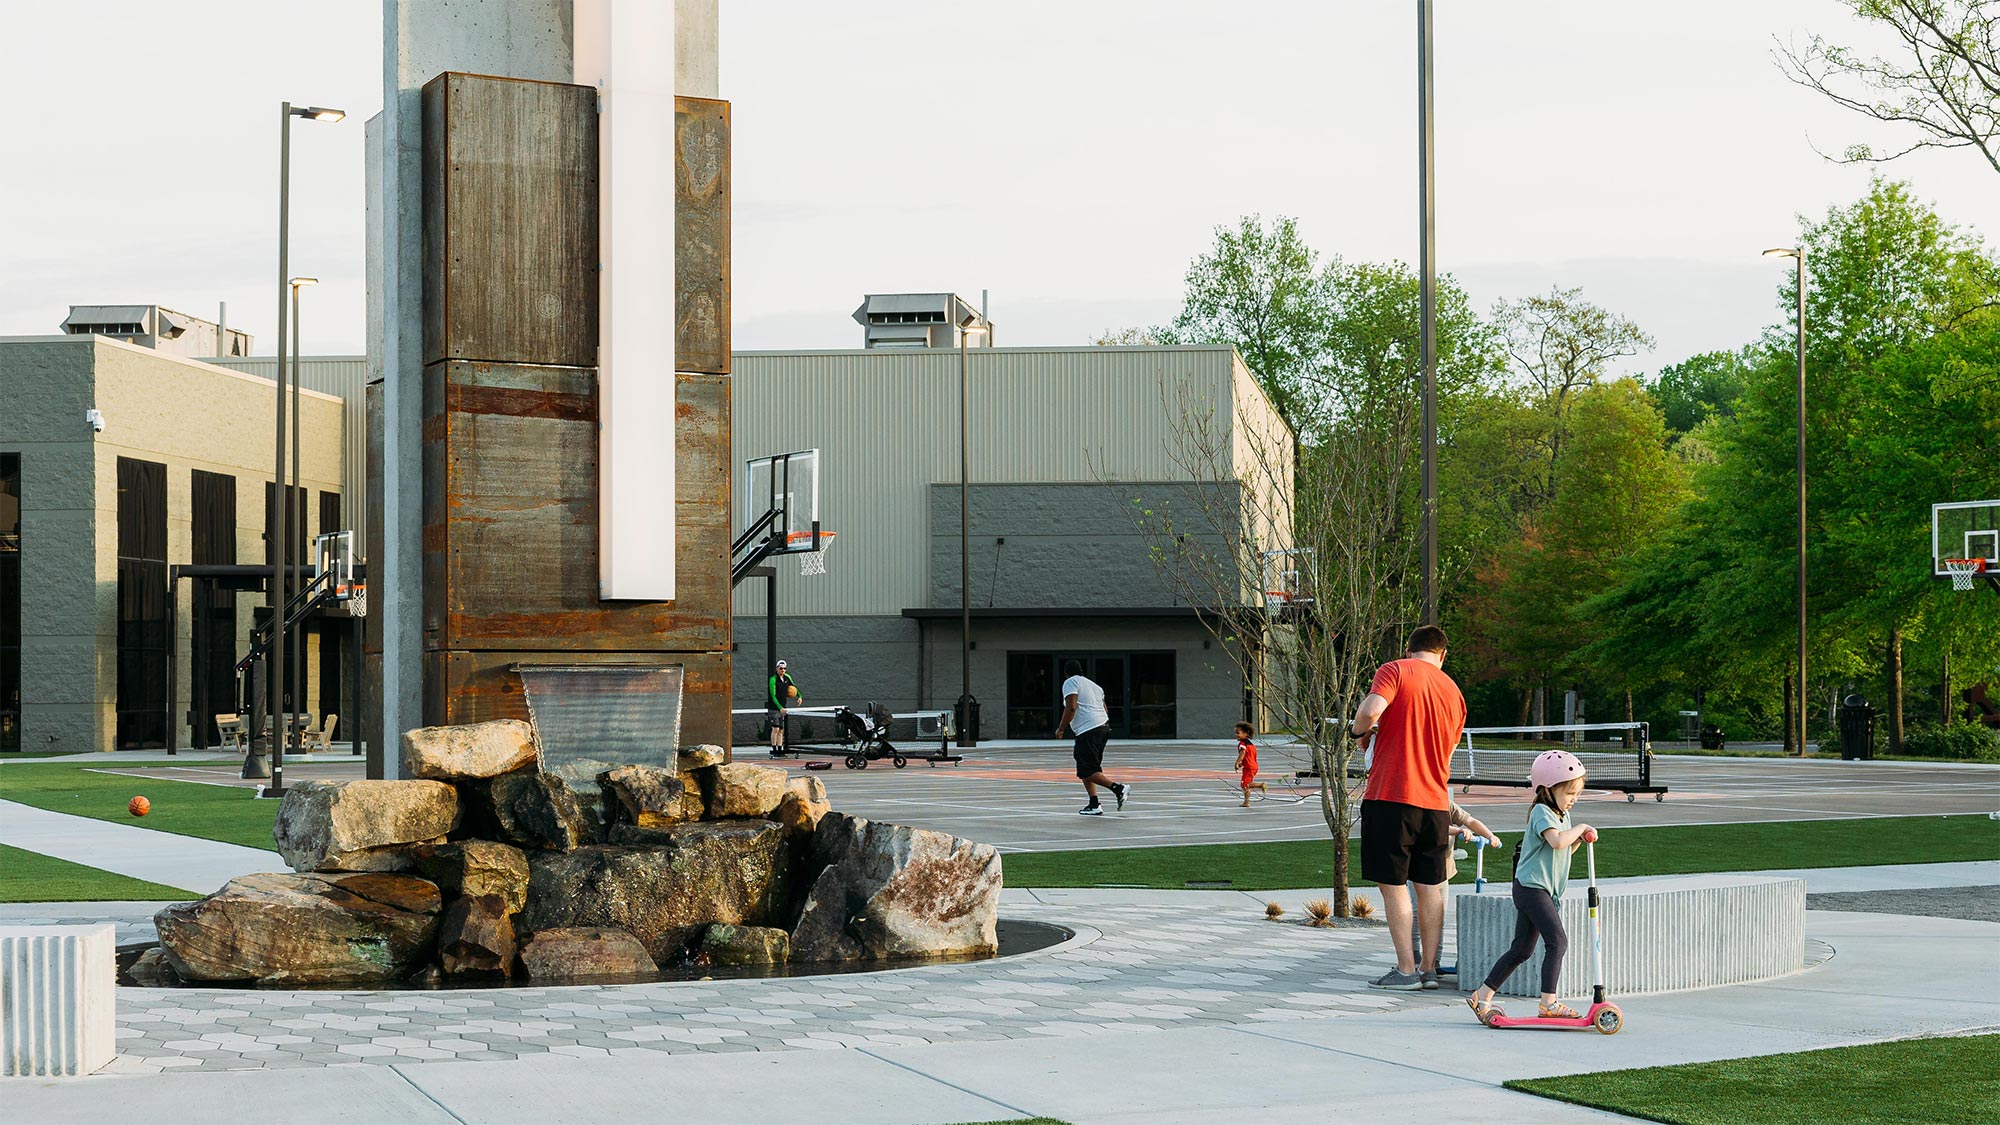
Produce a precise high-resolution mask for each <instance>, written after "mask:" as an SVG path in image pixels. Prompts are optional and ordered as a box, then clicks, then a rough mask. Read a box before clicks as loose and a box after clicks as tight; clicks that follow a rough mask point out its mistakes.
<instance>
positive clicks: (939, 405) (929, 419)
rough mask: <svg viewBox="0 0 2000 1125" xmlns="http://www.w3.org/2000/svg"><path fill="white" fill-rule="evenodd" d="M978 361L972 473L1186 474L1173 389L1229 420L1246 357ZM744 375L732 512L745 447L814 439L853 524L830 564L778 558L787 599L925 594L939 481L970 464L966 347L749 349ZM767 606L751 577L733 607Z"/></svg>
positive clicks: (836, 527) (977, 351)
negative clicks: (802, 564) (806, 573)
mask: <svg viewBox="0 0 2000 1125" xmlns="http://www.w3.org/2000/svg"><path fill="white" fill-rule="evenodd" d="M968 359H969V364H970V374H971V380H970V381H971V385H972V409H971V426H970V431H971V443H972V480H973V481H974V483H1048V482H1061V481H1100V480H1178V479H1185V478H1186V477H1187V475H1188V474H1187V473H1186V471H1185V470H1183V469H1182V467H1181V466H1180V465H1179V464H1178V463H1176V461H1175V458H1174V456H1173V446H1174V442H1175V435H1176V422H1175V419H1174V417H1173V413H1174V411H1175V410H1178V409H1179V406H1180V402H1181V396H1180V394H1179V392H1178V391H1174V390H1171V389H1170V388H1173V387H1174V386H1176V385H1183V386H1192V387H1194V388H1197V393H1198V395H1199V396H1200V397H1201V398H1202V399H1203V401H1205V402H1207V403H1208V404H1209V407H1210V408H1211V409H1213V410H1215V411H1217V412H1218V414H1219V415H1220V416H1221V418H1222V421H1223V423H1224V424H1228V421H1229V418H1230V412H1231V410H1232V397H1233V396H1232V388H1233V387H1234V384H1235V378H1236V375H1237V373H1238V372H1240V371H1241V368H1242V365H1241V362H1240V361H1238V360H1237V359H1236V357H1235V353H1234V352H1233V351H1232V350H1231V349H1229V348H1227V347H1187V348H1158V347H1132V348H1113V347H1105V348H1093V347H1085V348H974V349H971V351H970V353H969V356H968ZM734 382H735V387H734V392H735V393H734V399H733V403H734V429H733V433H734V441H733V448H734V454H733V456H734V472H735V487H736V489H737V495H738V499H737V502H736V512H735V516H734V520H733V523H734V526H735V527H736V528H738V529H741V528H743V527H744V526H746V525H747V524H748V523H749V518H750V517H746V515H745V514H744V511H743V501H742V499H741V497H742V495H743V462H744V461H745V460H746V459H747V458H750V457H756V456H768V455H770V454H774V453H783V452H787V451H790V450H796V449H811V448H817V449H819V450H820V452H821V456H822V458H823V460H824V468H823V470H822V481H821V484H820V515H821V522H822V526H823V527H824V529H826V530H830V531H835V532H838V533H839V536H840V537H839V539H838V540H837V545H836V546H835V547H834V548H833V549H832V551H831V552H830V553H829V554H828V556H827V560H828V561H827V573H826V574H825V575H824V576H822V577H814V578H802V577H800V576H799V574H798V565H799V563H798V559H797V558H795V557H790V558H788V557H780V558H778V559H777V560H775V561H776V563H777V565H779V566H780V567H782V568H784V572H783V574H782V575H781V577H780V579H779V582H778V612H779V613H780V614H783V615H786V616H795V615H849V614H852V615H869V614H898V613H901V612H902V611H903V610H904V609H906V608H910V607H915V606H922V605H924V604H926V599H927V598H928V588H929V587H928V573H927V562H926V558H927V542H928V536H929V534H930V528H929V526H928V520H929V516H928V510H927V507H928V501H927V498H926V490H927V486H929V485H931V484H933V483H952V484H955V483H957V481H958V478H959V440H958V436H959V430H958V415H959V356H958V353H957V352H956V351H947V350H936V351H931V350H923V351H917V350H911V351H891V350H875V351H823V352H738V353H736V357H735V373H734ZM1170 402H1172V403H1173V409H1172V410H1170V409H1169V403H1170ZM763 611H764V591H763V584H762V583H761V582H758V581H755V580H752V581H748V582H745V583H744V584H743V585H742V586H741V587H739V588H738V591H737V597H736V612H737V613H738V614H743V615H761V614H762V613H763Z"/></svg>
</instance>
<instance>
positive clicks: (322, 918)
mask: <svg viewBox="0 0 2000 1125" xmlns="http://www.w3.org/2000/svg"><path fill="white" fill-rule="evenodd" d="M306 784H309V785H310V784H313V783H312V782H307V783H306ZM440 905H441V903H440V900H439V897H438V889H437V887H436V885H434V884H432V883H431V882H429V881H428V880H424V879H418V878H416V877H414V876H410V875H381V874H348V875H341V874H334V875H245V876H242V877H240V878H236V879H231V880H230V881H229V882H228V884H227V885H225V886H224V887H223V888H222V889H221V890H219V891H217V892H215V893H214V894H212V895H209V896H208V897H207V898H204V899H198V900H196V901H194V902H180V903H175V904H174V905H172V906H169V907H167V908H166V909H165V910H162V911H160V912H159V913H158V914H156V915H154V916H153V924H154V926H155V927H156V928H158V930H159V933H160V947H161V949H162V950H164V951H165V953H166V959H167V963H168V964H169V965H171V966H172V967H173V970H174V972H176V973H178V974H180V976H181V977H182V978H183V979H186V980H230V981H235V980H254V981H257V982H258V983H260V984H268V985H290V984H342V983H362V982H369V981H390V980H400V979H402V978H403V977H406V976H408V975H409V974H410V973H411V972H413V971H415V970H417V969H420V968H422V967H423V966H424V965H426V964H428V963H429V962H430V959H431V954H432V952H433V950H435V948H436V945H437V929H438V911H439V907H440Z"/></svg>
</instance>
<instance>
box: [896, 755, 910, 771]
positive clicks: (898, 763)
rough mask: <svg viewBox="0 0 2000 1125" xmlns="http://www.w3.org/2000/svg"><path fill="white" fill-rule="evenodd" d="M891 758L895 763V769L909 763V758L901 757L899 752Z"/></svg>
mask: <svg viewBox="0 0 2000 1125" xmlns="http://www.w3.org/2000/svg"><path fill="white" fill-rule="evenodd" d="M892 760H893V761H894V762H895V763H896V768H897V769H902V768H903V767H904V766H907V765H909V764H910V760H909V759H908V758H905V757H903V756H902V755H901V754H898V755H896V756H895V758H894V759H892Z"/></svg>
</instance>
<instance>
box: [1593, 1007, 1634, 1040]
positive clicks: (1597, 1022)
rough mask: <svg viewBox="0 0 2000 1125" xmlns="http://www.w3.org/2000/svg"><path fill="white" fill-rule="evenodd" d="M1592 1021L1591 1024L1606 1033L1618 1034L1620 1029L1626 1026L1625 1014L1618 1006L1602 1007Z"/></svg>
mask: <svg viewBox="0 0 2000 1125" xmlns="http://www.w3.org/2000/svg"><path fill="white" fill-rule="evenodd" d="M1590 1022H1591V1026H1593V1027H1595V1028H1597V1030H1599V1031H1601V1032H1603V1033H1604V1034H1606V1035H1616V1034H1618V1029H1619V1028H1621V1027H1623V1026H1625V1014H1624V1013H1623V1012H1620V1011H1619V1010H1618V1009H1616V1008H1609V1007H1607V1008H1604V1009H1601V1010H1600V1011H1599V1012H1598V1013H1597V1017H1596V1018H1595V1019H1593V1020H1591V1021H1590Z"/></svg>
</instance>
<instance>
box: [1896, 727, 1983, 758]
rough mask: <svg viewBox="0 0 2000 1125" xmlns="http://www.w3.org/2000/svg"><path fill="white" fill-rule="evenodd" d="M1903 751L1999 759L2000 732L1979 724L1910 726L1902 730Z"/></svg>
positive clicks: (1918, 754) (1924, 755)
mask: <svg viewBox="0 0 2000 1125" xmlns="http://www.w3.org/2000/svg"><path fill="white" fill-rule="evenodd" d="M1903 753H1904V754H1907V755H1909V756H1911V757H1916V758H1956V759H1960V760H1963V761H1986V762H1996V761H2000V731H1994V730H1991V729H1988V728H1986V727H1983V726H1980V725H1979V724H1977V723H1953V724H1951V725H1950V726H1944V727H1940V726H1928V725H1927V726H1920V727H1911V728H1910V729H1909V730H1907V731H1905V732H1904V733H1903Z"/></svg>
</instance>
